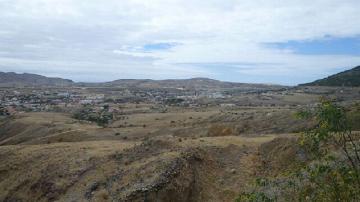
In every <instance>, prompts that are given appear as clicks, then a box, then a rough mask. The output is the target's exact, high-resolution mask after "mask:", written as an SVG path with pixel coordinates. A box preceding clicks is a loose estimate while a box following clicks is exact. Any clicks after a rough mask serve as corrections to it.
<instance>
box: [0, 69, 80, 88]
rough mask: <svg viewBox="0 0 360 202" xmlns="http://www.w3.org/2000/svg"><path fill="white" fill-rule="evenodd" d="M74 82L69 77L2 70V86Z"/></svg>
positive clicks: (0, 75) (54, 84) (57, 84)
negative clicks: (53, 76)
mask: <svg viewBox="0 0 360 202" xmlns="http://www.w3.org/2000/svg"><path fill="white" fill-rule="evenodd" d="M73 83H74V82H73V81H71V80H69V79H61V78H50V77H46V76H41V75H37V74H28V73H24V74H17V73H14V72H0V86H3V87H22V86H59V87H60V86H70V85H72V84H73Z"/></svg>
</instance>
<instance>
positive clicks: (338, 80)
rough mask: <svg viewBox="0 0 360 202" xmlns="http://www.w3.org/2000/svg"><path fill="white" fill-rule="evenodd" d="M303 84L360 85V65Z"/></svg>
mask: <svg viewBox="0 0 360 202" xmlns="http://www.w3.org/2000/svg"><path fill="white" fill-rule="evenodd" d="M301 85H302V86H348V87H357V86H360V66H357V67H355V68H353V69H350V70H347V71H344V72H340V73H338V74H334V75H332V76H329V77H327V78H324V79H320V80H316V81H314V82H311V83H306V84H301Z"/></svg>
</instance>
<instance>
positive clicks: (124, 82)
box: [98, 78, 280, 89]
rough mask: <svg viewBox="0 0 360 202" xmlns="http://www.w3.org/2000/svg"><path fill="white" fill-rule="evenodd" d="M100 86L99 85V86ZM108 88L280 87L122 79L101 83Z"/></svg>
mask: <svg viewBox="0 0 360 202" xmlns="http://www.w3.org/2000/svg"><path fill="white" fill-rule="evenodd" d="M98 85H99V84H98ZM100 85H101V86H106V87H124V88H132V87H135V88H183V89H219V88H222V89H223V88H234V87H235V88H249V89H253V88H256V89H258V88H260V89H269V88H271V87H276V88H279V87H280V86H279V85H267V84H248V83H233V82H223V81H218V80H214V79H209V78H191V79H167V80H151V79H120V80H115V81H111V82H106V83H101V84H100Z"/></svg>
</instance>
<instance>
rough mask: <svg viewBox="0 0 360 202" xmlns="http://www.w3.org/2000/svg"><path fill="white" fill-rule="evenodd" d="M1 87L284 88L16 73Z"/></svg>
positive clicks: (0, 77) (4, 76) (0, 78)
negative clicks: (90, 79)
mask: <svg viewBox="0 0 360 202" xmlns="http://www.w3.org/2000/svg"><path fill="white" fill-rule="evenodd" d="M0 86H2V87H24V86H52V87H64V86H66V87H69V86H77V87H79V86H80V87H116V88H118V87H119V88H143V89H159V88H177V89H225V88H226V89H227V88H242V89H244V90H246V89H248V90H254V89H257V90H262V89H266V90H269V89H279V88H282V87H283V86H280V85H268V84H250V83H236V82H225V81H219V80H215V79H209V78H190V79H166V80H152V79H118V80H114V81H109V82H100V83H93V82H74V81H72V80H70V79H62V78H51V77H46V76H42V75H37V74H29V73H24V74H17V73H14V72H8V73H5V72H0Z"/></svg>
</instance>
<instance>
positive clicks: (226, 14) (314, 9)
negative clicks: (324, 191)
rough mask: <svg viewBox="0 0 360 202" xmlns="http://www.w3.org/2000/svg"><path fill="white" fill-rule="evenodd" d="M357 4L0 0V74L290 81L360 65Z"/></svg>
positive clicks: (325, 0)
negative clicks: (25, 73)
mask: <svg viewBox="0 0 360 202" xmlns="http://www.w3.org/2000/svg"><path fill="white" fill-rule="evenodd" d="M359 10H360V1H359V0H206V1H204V0H191V1H190V0H151V1H150V0H86V1H85V0H84V1H80V0H0V71H3V72H18V73H24V72H27V73H36V74H41V75H45V76H52V77H62V78H68V79H72V80H74V81H85V82H102V81H110V80H115V79H124V78H138V79H141V78H151V79H176V78H179V79H180V78H194V77H208V78H213V79H218V80H223V81H234V82H246V83H269V84H274V83H276V84H283V85H296V84H299V83H305V82H310V81H313V80H315V79H319V78H322V77H326V76H328V75H331V74H333V73H337V72H340V71H343V70H346V69H350V68H352V67H355V66H357V65H360V20H359V19H360V12H359Z"/></svg>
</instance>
